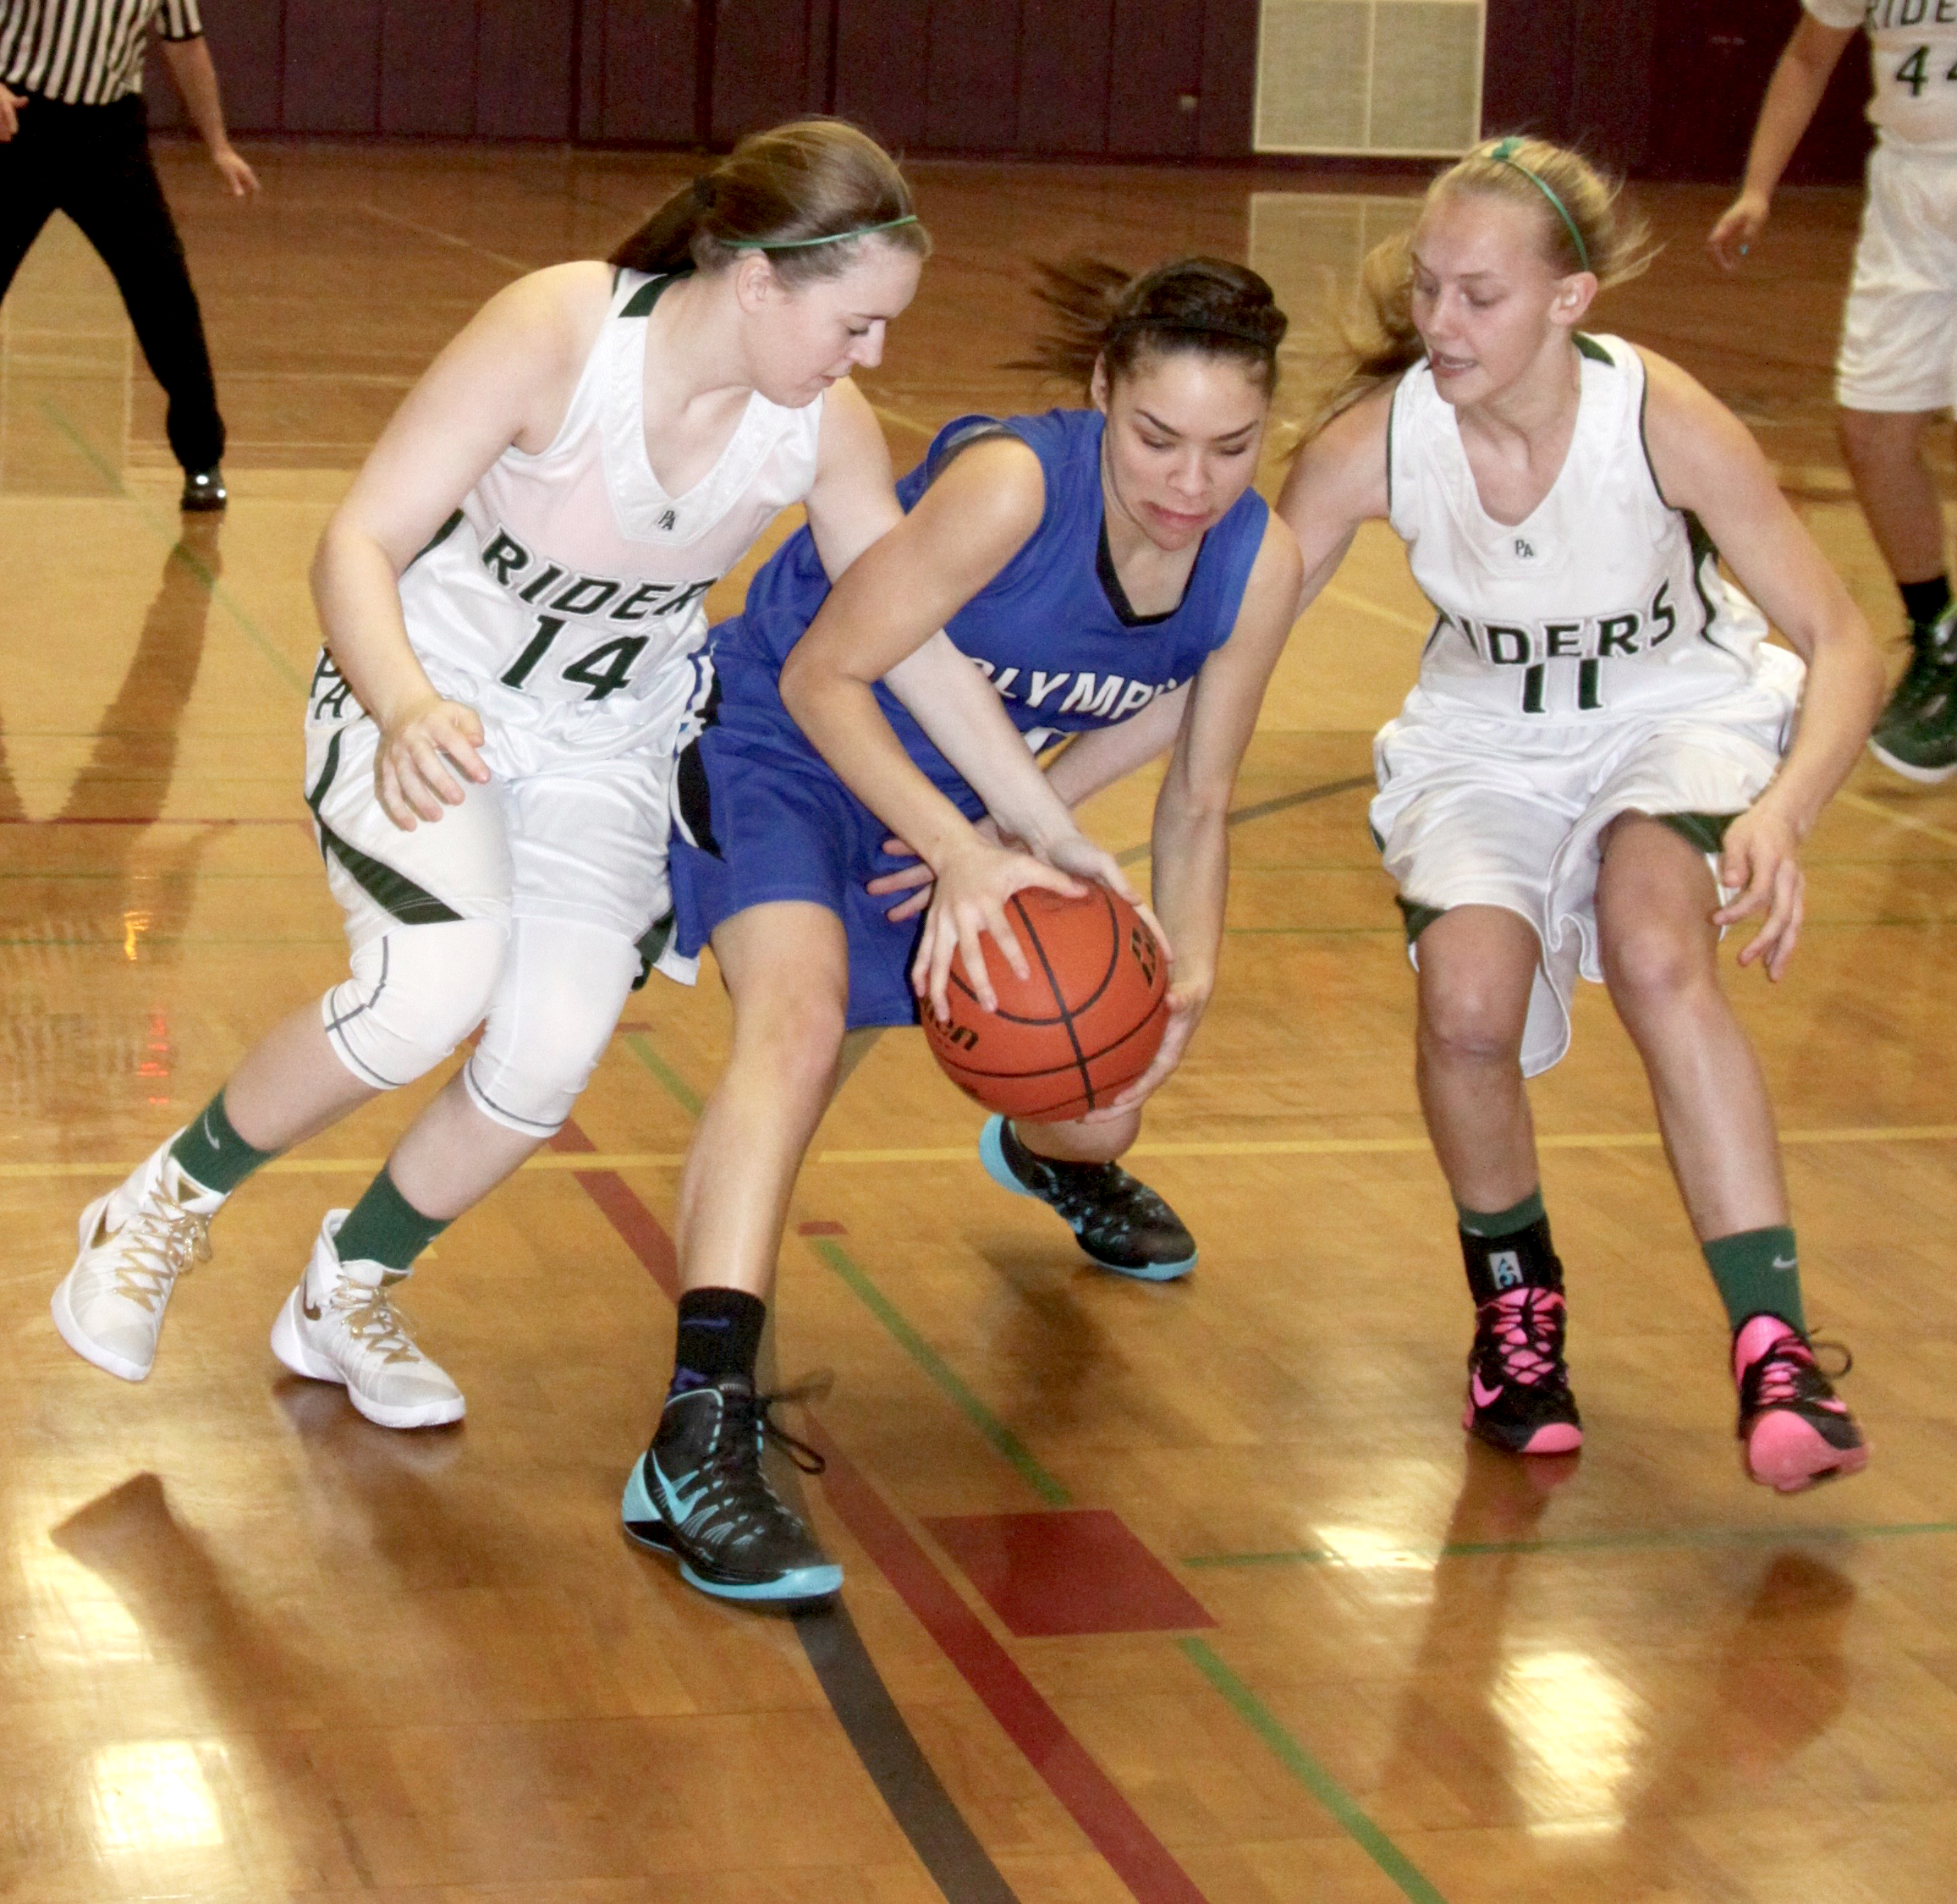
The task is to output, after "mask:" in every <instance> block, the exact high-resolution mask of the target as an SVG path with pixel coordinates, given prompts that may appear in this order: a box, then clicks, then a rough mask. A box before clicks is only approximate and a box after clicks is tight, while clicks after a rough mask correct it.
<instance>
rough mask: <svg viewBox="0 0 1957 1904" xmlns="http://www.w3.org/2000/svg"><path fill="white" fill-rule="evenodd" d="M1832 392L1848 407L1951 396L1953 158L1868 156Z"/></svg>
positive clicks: (1954, 342)
mask: <svg viewBox="0 0 1957 1904" xmlns="http://www.w3.org/2000/svg"><path fill="white" fill-rule="evenodd" d="M1834 393H1835V401H1836V402H1837V403H1839V404H1841V405H1842V406H1843V407H1844V409H1847V410H1912V411H1921V410H1948V409H1949V407H1950V406H1951V404H1952V403H1953V402H1954V401H1957V156H1953V155H1943V156H1935V155H1932V154H1928V153H1910V152H1900V151H1897V150H1896V149H1895V148H1894V146H1877V148H1876V150H1875V151H1873V152H1872V153H1871V154H1870V155H1869V184H1868V200H1867V202H1866V204H1865V205H1864V206H1863V207H1862V233H1861V241H1860V242H1859V243H1858V244H1857V245H1856V246H1855V278H1854V280H1853V282H1852V283H1851V284H1850V287H1849V295H1848V304H1847V307H1846V308H1845V309H1844V311H1843V313H1842V333H1841V349H1840V352H1839V355H1837V356H1836V359H1835V386H1834Z"/></svg>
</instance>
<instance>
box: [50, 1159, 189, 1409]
mask: <svg viewBox="0 0 1957 1904" xmlns="http://www.w3.org/2000/svg"><path fill="white" fill-rule="evenodd" d="M182 1135H183V1133H182V1132H181V1131H179V1132H177V1133H176V1134H175V1135H174V1136H171V1137H170V1138H168V1140H167V1141H166V1142H164V1143H163V1144H162V1146H161V1147H159V1148H158V1149H157V1151H156V1152H155V1153H154V1154H153V1155H151V1157H150V1158H147V1159H146V1161H145V1162H144V1163H143V1164H140V1166H139V1167H138V1168H137V1169H135V1170H134V1171H133V1172H131V1173H130V1175H129V1177H128V1178H127V1179H126V1180H124V1181H123V1182H122V1183H119V1184H118V1185H117V1186H116V1187H115V1188H114V1189H113V1190H112V1191H109V1193H108V1195H107V1196H106V1197H96V1200H95V1201H94V1202H92V1203H91V1204H90V1205H89V1207H88V1208H86V1209H85V1210H84V1211H83V1212H82V1213H81V1233H80V1252H79V1253H78V1254H77V1256H76V1257H75V1259H74V1268H72V1269H70V1270H69V1273H68V1274H66V1275H65V1276H63V1278H62V1279H61V1281H60V1283H59V1285H58V1286H57V1287H56V1289H55V1291H54V1300H53V1301H52V1303H51V1304H50V1305H49V1307H51V1308H52V1310H53V1312H54V1326H55V1327H56V1328H57V1329H59V1330H60V1331H61V1339H62V1340H63V1341H64V1342H65V1343H67V1345H69V1348H71V1349H73V1350H74V1352H75V1353H76V1354H77V1355H78V1356H81V1357H82V1358H83V1359H84V1360H85V1361H88V1362H93V1363H94V1364H95V1365H96V1367H97V1368H106V1369H107V1371H108V1372H109V1373H110V1374H112V1375H119V1376H121V1377H122V1378H123V1379H124V1381H125V1382H140V1381H141V1380H142V1378H144V1377H145V1376H146V1375H147V1374H148V1373H149V1372H150V1368H151V1365H152V1364H153V1363H154V1362H155V1361H156V1359H157V1336H158V1335H160V1334H162V1328H163V1311H164V1309H165V1307H167V1306H168V1303H169V1300H170V1291H171V1290H173V1289H174V1288H175V1287H176V1286H177V1279H178V1277H179V1276H180V1275H182V1274H184V1271H185V1270H186V1269H188V1268H190V1265H191V1264H192V1263H207V1262H209V1261H210V1259H211V1241H210V1238H209V1236H208V1235H206V1225H207V1224H209V1222H210V1219H211V1218H212V1214H213V1213H215V1212H216V1211H217V1209H218V1208H219V1207H220V1206H221V1205H222V1204H223V1202H224V1198H223V1196H222V1195H221V1194H220V1193H219V1192H218V1191H214V1190H206V1189H205V1187H204V1186H203V1185H201V1183H198V1182H196V1181H195V1180H193V1179H192V1178H190V1177H187V1176H185V1175H184V1173H183V1171H182V1170H180V1169H179V1168H178V1167H177V1162H176V1159H175V1158H173V1157H172V1156H171V1155H170V1146H171V1145H172V1144H173V1143H175V1142H176V1141H177V1137H178V1136H182Z"/></svg>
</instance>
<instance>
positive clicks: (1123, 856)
mask: <svg viewBox="0 0 1957 1904" xmlns="http://www.w3.org/2000/svg"><path fill="white" fill-rule="evenodd" d="M1372 784H1373V779H1372V775H1371V774H1370V773H1361V774H1355V775H1354V776H1353V777H1352V778H1351V779H1345V780H1327V781H1324V782H1322V784H1320V785H1318V786H1316V787H1300V789H1299V790H1297V792H1296V793H1288V794H1279V795H1278V797H1277V798H1276V799H1275V800H1260V801H1255V802H1254V803H1253V804H1252V805H1251V806H1240V807H1238V808H1237V809H1236V810H1235V812H1232V813H1229V814H1227V815H1226V816H1225V817H1224V819H1223V824H1224V825H1225V826H1227V827H1240V826H1242V825H1243V823H1245V821H1246V820H1262V819H1265V818H1267V817H1269V816H1270V815H1271V814H1273V813H1286V812H1289V811H1290V810H1291V808H1293V807H1294V806H1310V805H1311V803H1312V802H1313V801H1319V800H1330V799H1331V798H1332V796H1333V795H1334V794H1342V793H1351V792H1353V791H1355V790H1356V789H1358V788H1360V787H1370V786H1372ZM1154 850H1155V849H1154V847H1153V846H1152V845H1151V844H1150V843H1149V842H1148V841H1146V840H1145V841H1143V842H1142V844H1141V845H1139V846H1129V847H1125V848H1124V849H1123V850H1121V851H1120V852H1119V853H1117V854H1116V855H1115V856H1114V861H1115V864H1116V865H1117V866H1140V865H1141V863H1142V862H1143V861H1145V860H1146V859H1147V858H1148V857H1149V856H1150V855H1151V854H1152V853H1153V851H1154Z"/></svg>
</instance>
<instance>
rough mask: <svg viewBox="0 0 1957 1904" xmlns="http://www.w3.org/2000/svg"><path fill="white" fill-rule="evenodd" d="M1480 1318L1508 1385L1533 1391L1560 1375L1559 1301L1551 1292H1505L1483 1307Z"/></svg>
mask: <svg viewBox="0 0 1957 1904" xmlns="http://www.w3.org/2000/svg"><path fill="white" fill-rule="evenodd" d="M1481 1318H1482V1320H1481V1326H1482V1328H1483V1329H1485V1330H1486V1331H1487V1337H1488V1340H1489V1341H1490V1342H1491V1343H1492V1344H1493V1345H1494V1350H1495V1354H1496V1356H1497V1357H1498V1359H1499V1360H1500V1362H1501V1364H1502V1373H1503V1376H1504V1377H1506V1378H1508V1379H1509V1381H1512V1382H1519V1383H1520V1384H1521V1385H1522V1386H1523V1387H1524V1388H1534V1387H1535V1386H1536V1384H1539V1383H1542V1382H1547V1381H1549V1380H1552V1379H1553V1378H1556V1377H1558V1376H1559V1375H1560V1374H1561V1373H1562V1370H1563V1298H1562V1297H1561V1296H1558V1294H1557V1293H1556V1291H1555V1290H1553V1289H1512V1290H1506V1291H1504V1292H1503V1294H1502V1295H1500V1296H1497V1297H1496V1298H1495V1300H1494V1301H1492V1302H1490V1303H1487V1304H1485V1305H1484V1306H1483V1307H1482V1309H1481Z"/></svg>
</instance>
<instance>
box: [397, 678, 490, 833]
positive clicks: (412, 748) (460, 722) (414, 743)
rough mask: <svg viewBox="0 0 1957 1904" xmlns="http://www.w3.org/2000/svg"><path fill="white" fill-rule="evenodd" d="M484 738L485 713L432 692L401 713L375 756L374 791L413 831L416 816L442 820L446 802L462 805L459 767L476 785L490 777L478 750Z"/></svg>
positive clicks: (400, 823)
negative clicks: (458, 775)
mask: <svg viewBox="0 0 1957 1904" xmlns="http://www.w3.org/2000/svg"><path fill="white" fill-rule="evenodd" d="M482 739H483V735H482V717H481V715H480V714H478V713H476V710H475V709H474V708H473V707H465V706H464V705H463V704H462V703H461V702H459V701H443V700H442V699H440V698H439V697H437V696H433V695H431V696H429V697H428V698H427V699H426V700H425V701H418V702H415V703H414V704H413V705H412V706H411V707H408V708H406V709H404V711H403V712H402V713H399V714H397V715H396V716H395V718H393V720H392V721H390V722H389V723H388V724H387V726H386V727H384V728H383V729H382V730H381V745H380V750H379V751H378V752H377V754H376V755H375V757H374V790H375V791H376V792H377V794H378V795H380V801H381V805H382V806H383V807H384V808H385V809H386V810H387V814H388V818H389V819H390V820H392V821H393V823H394V824H395V825H396V826H398V827H399V828H401V830H402V831H403V832H404V833H412V832H413V831H414V830H415V824H416V821H417V818H420V819H422V820H439V819H440V818H441V817H442V809H443V807H444V806H460V805H461V804H462V801H463V798H464V795H465V791H466V790H465V788H464V786H463V785H462V783H461V782H460V781H459V780H458V779H456V778H455V775H456V771H457V770H458V769H459V770H460V771H461V772H462V773H465V774H466V775H467V776H468V777H469V779H471V780H473V781H475V782H476V784H477V785H478V786H481V785H483V784H486V783H487V780H488V779H489V768H488V766H487V763H486V762H484V760H483V758H482V756H481V754H480V753H478V752H477V751H476V750H477V749H478V748H479V747H480V746H481V745H482Z"/></svg>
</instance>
